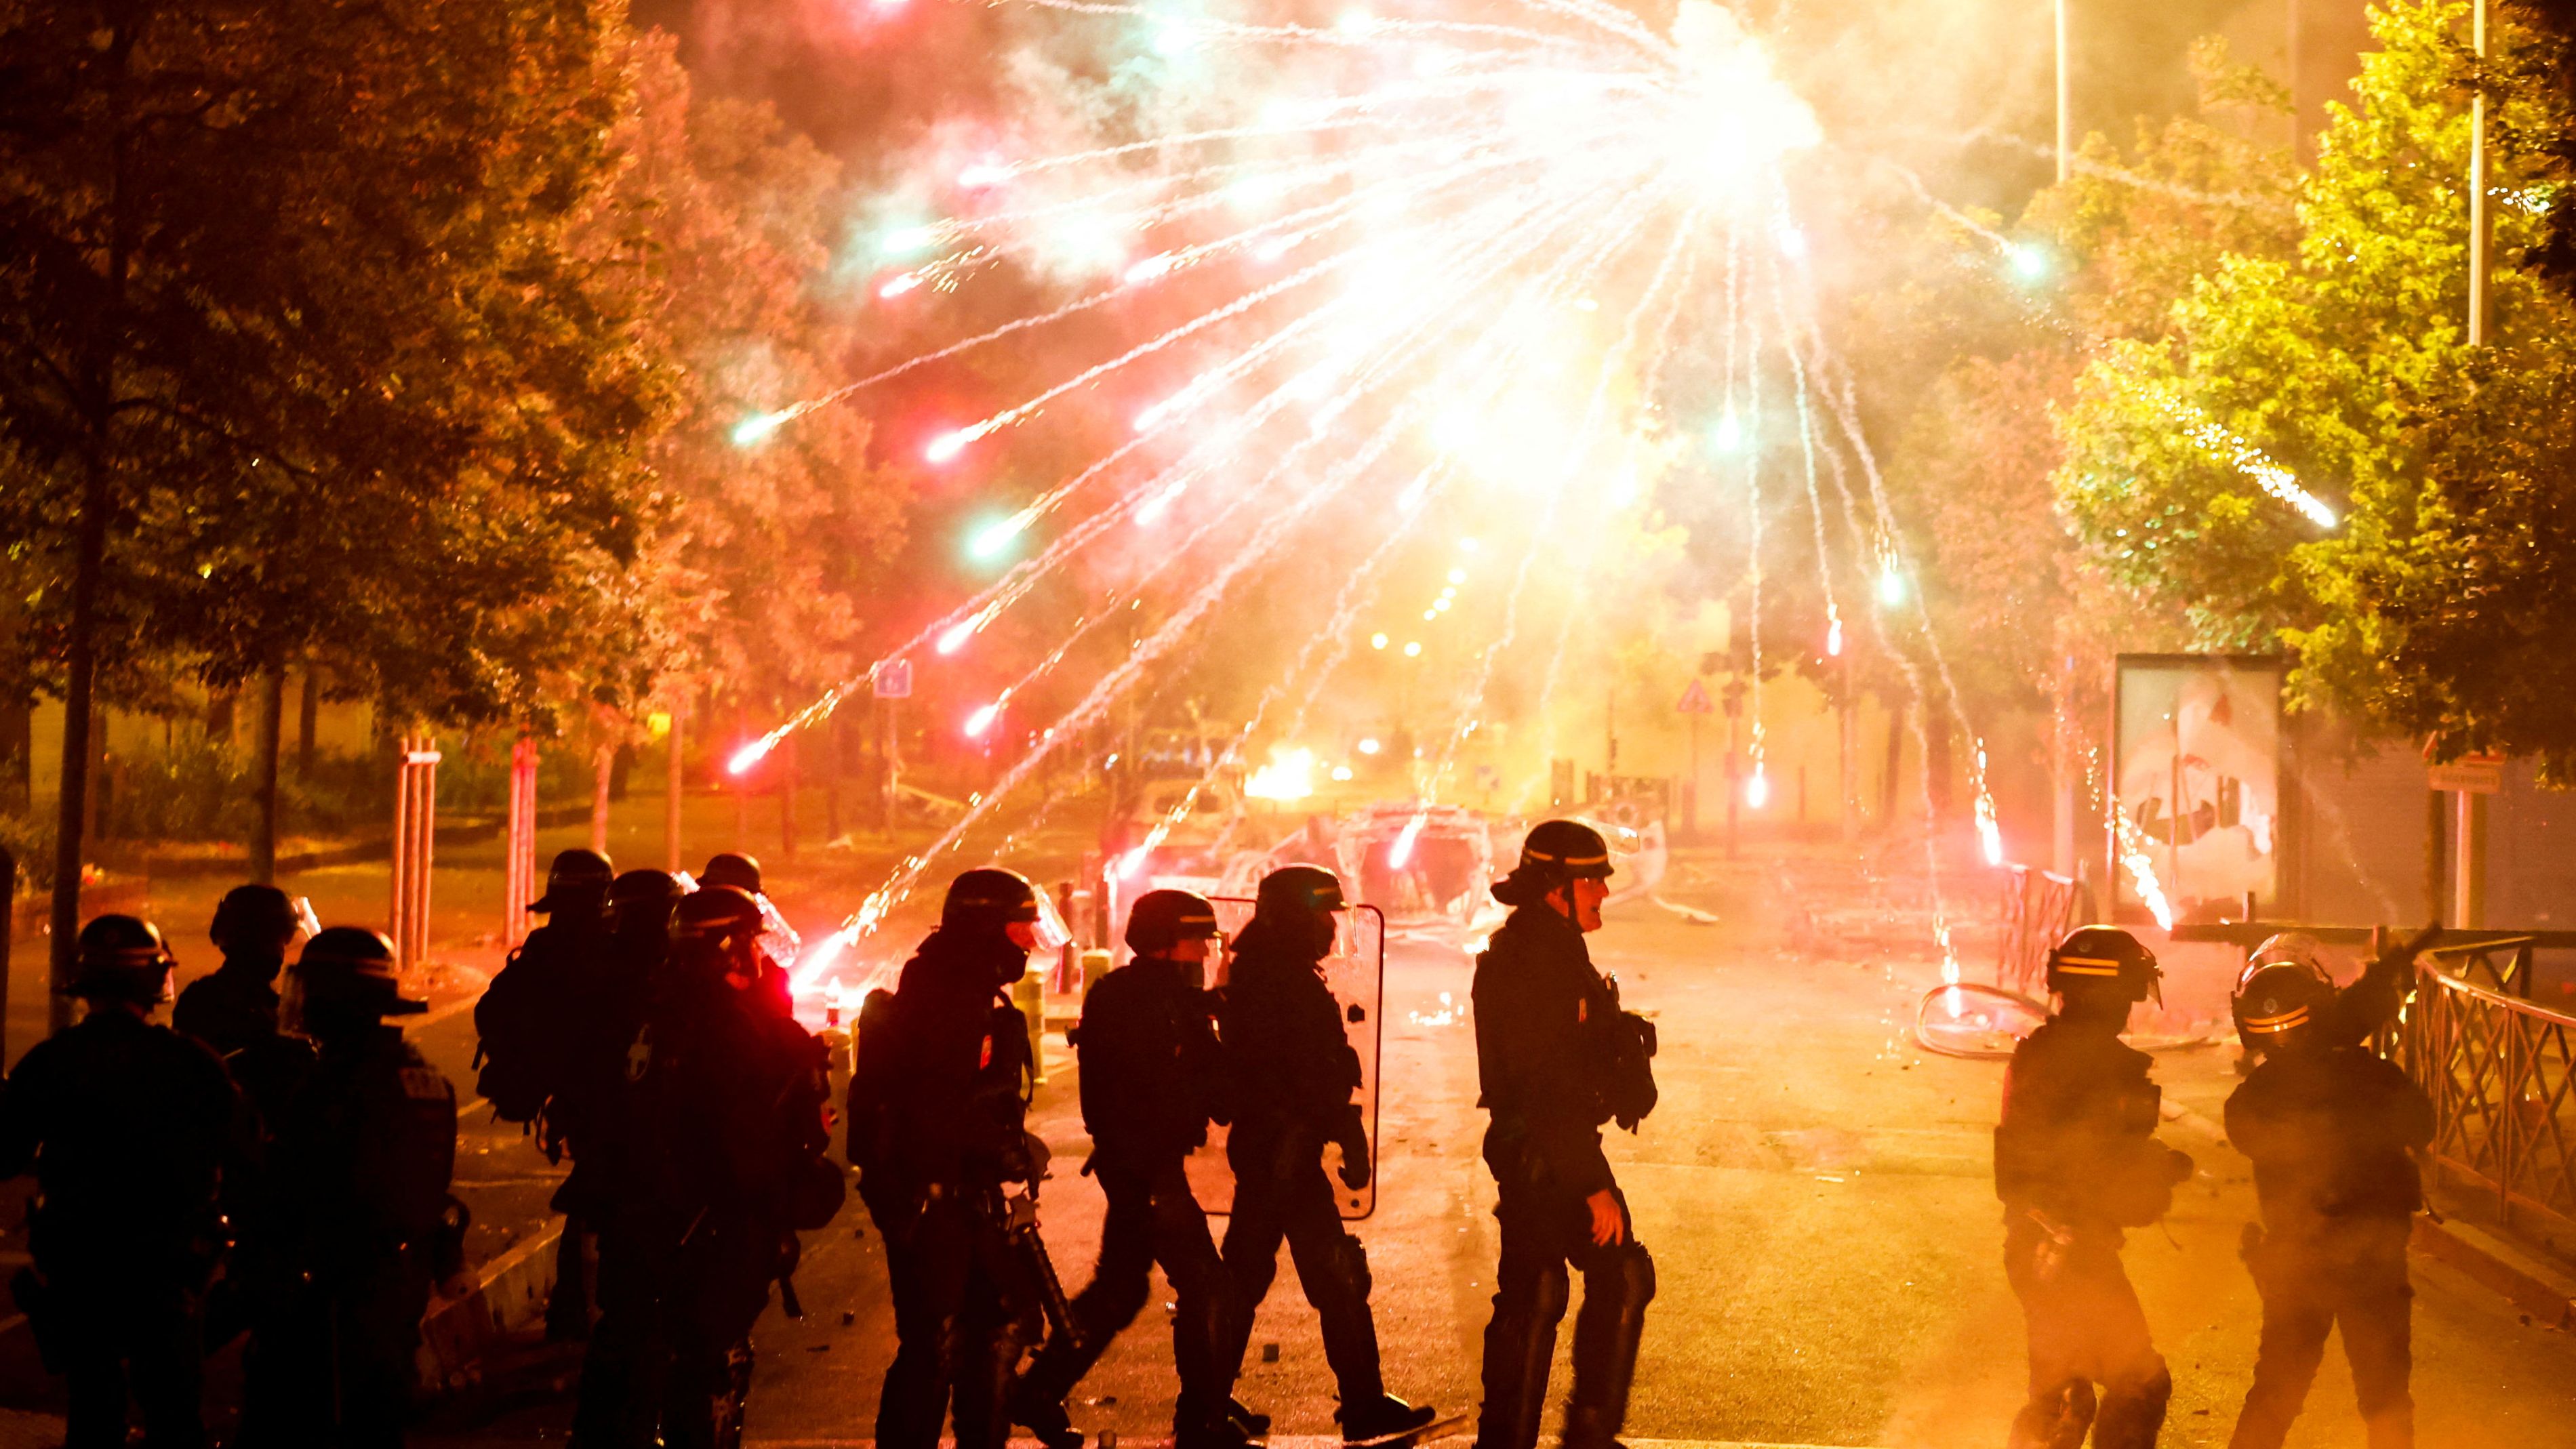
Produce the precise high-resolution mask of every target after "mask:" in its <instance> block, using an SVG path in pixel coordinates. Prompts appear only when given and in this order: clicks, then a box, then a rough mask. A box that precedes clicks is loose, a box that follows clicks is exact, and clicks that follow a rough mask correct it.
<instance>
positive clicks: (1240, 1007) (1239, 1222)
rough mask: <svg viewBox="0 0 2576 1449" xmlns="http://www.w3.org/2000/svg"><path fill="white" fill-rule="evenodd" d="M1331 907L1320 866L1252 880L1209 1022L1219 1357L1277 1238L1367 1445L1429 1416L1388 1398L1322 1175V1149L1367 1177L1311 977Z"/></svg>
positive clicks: (1351, 1085)
mask: <svg viewBox="0 0 2576 1449" xmlns="http://www.w3.org/2000/svg"><path fill="white" fill-rule="evenodd" d="M1342 906H1343V900H1342V885H1341V882H1340V880H1338V879H1337V878H1335V876H1334V875H1333V873H1332V872H1331V871H1328V870H1325V869H1324V868H1322V867H1321V866H1313V865H1292V866H1286V867H1283V868H1281V869H1279V870H1275V871H1272V872H1271V873H1270V874H1269V875H1267V876H1265V877H1263V878H1262V881H1261V885H1260V888H1259V890H1258V891H1257V892H1256V902H1255V905H1254V907H1253V915H1252V920H1251V922H1250V923H1249V924H1247V925H1246V926H1245V927H1244V928H1243V932H1242V934H1241V935H1240V936H1238V937H1237V938H1236V940H1235V943H1234V956H1233V962H1232V969H1231V972H1230V975H1229V978H1228V981H1227V985H1226V989H1225V995H1224V1002H1223V1005H1222V1006H1220V1007H1219V1009H1218V1016H1217V1032H1218V1036H1219V1038H1220V1040H1221V1041H1222V1043H1223V1047H1224V1052H1225V1060H1226V1068H1227V1075H1228V1082H1229V1090H1230V1091H1231V1093H1232V1097H1233V1106H1234V1124H1233V1128H1232V1130H1231V1131H1229V1132H1228V1133H1227V1135H1226V1144H1225V1145H1226V1161H1227V1163H1228V1164H1229V1165H1230V1166H1231V1167H1232V1168H1233V1170H1234V1213H1233V1219H1232V1221H1230V1222H1229V1223H1228V1224H1227V1225H1226V1230H1225V1266H1226V1272H1227V1273H1228V1274H1229V1275H1230V1276H1231V1277H1232V1278H1233V1279H1234V1294H1235V1298H1234V1303H1233V1305H1232V1308H1233V1321H1232V1323H1230V1324H1229V1325H1228V1326H1227V1335H1226V1339H1227V1341H1226V1344H1225V1349H1224V1351H1223V1353H1222V1354H1221V1356H1220V1362H1222V1363H1224V1364H1226V1365H1228V1366H1231V1367H1236V1368H1239V1367H1240V1365H1241V1364H1242V1362H1243V1353H1244V1350H1245V1349H1246V1348H1247V1347H1248V1346H1249V1345H1250V1342H1251V1338H1252V1319H1253V1313H1254V1311H1255V1310H1256V1309H1257V1308H1259V1307H1260V1304H1261V1300H1262V1299H1263V1298H1264V1297H1265V1296H1267V1295H1268V1294H1269V1292H1270V1284H1271V1281H1272V1280H1273V1279H1274V1278H1276V1277H1277V1276H1278V1272H1279V1244H1280V1242H1281V1240H1282V1239H1285V1240H1286V1242H1287V1244H1288V1251H1289V1252H1290V1253H1292V1254H1294V1255H1295V1257H1296V1260H1297V1281H1298V1282H1299V1283H1301V1284H1303V1285H1304V1286H1305V1289H1306V1301H1308V1302H1309V1303H1312V1304H1313V1305H1314V1306H1315V1312H1316V1314H1317V1316H1318V1317H1320V1318H1321V1319H1322V1320H1323V1338H1324V1359H1325V1361H1326V1362H1327V1363H1328V1364H1330V1365H1331V1367H1332V1370H1333V1377H1334V1379H1335V1380H1336V1381H1337V1383H1338V1385H1339V1388H1340V1390H1341V1406H1340V1408H1339V1409H1337V1410H1336V1411H1335V1413H1334V1417H1335V1418H1336V1419H1337V1420H1339V1421H1340V1423H1341V1426H1342V1436H1343V1438H1345V1439H1349V1440H1358V1439H1379V1438H1385V1437H1388V1436H1392V1435H1397V1434H1403V1433H1407V1432H1409V1431H1411V1430H1414V1429H1419V1428H1421V1427H1422V1426H1423V1425H1425V1424H1428V1423H1430V1422H1431V1421H1432V1420H1433V1419H1434V1418H1435V1417H1437V1416H1436V1415H1435V1413H1434V1412H1433V1410H1432V1409H1431V1408H1430V1407H1429V1406H1427V1405H1423V1406H1417V1405H1413V1404H1408V1403H1406V1402H1405V1401H1404V1400H1402V1399H1399V1398H1397V1397H1395V1396H1394V1395H1392V1394H1390V1393H1388V1392H1387V1391H1386V1383H1385V1380H1384V1378H1383V1377H1382V1375H1381V1366H1380V1364H1379V1361H1378V1346H1377V1322H1376V1320H1375V1319H1374V1318H1373V1317H1372V1316H1371V1315H1370V1312H1369V1301H1368V1300H1369V1287H1370V1283H1369V1269H1368V1253H1367V1250H1366V1249H1364V1248H1362V1247H1361V1246H1360V1240H1359V1239H1357V1238H1355V1237H1352V1236H1351V1235H1350V1234H1349V1233H1347V1232H1345V1231H1343V1230H1342V1219H1341V1209H1340V1206H1339V1204H1338V1203H1337V1202H1336V1201H1335V1199H1334V1196H1333V1185H1332V1183H1331V1182H1329V1181H1327V1180H1326V1179H1325V1176H1324V1147H1325V1145H1326V1144H1327V1143H1331V1144H1334V1145H1335V1146H1337V1147H1339V1148H1340V1150H1341V1177H1342V1181H1343V1182H1344V1183H1346V1184H1347V1185H1349V1186H1350V1187H1352V1188H1353V1189H1357V1188H1361V1187H1365V1186H1367V1185H1368V1181H1369V1175H1370V1171H1371V1164H1370V1160H1369V1141H1368V1133H1367V1131H1366V1129H1365V1128H1364V1127H1363V1126H1362V1124H1361V1121H1360V1110H1359V1106H1358V1104H1357V1103H1356V1102H1354V1101H1353V1100H1352V1098H1353V1094H1354V1093H1356V1092H1357V1091H1358V1090H1359V1086H1360V1063H1359V1055H1358V1053H1356V1052H1354V1051H1353V1050H1352V1049H1351V1044H1350V1039H1349V1038H1348V1037H1347V1036H1345V1035H1344V1034H1343V1027H1342V1008H1341V1006H1340V1004H1339V1003H1338V1002H1336V1001H1335V1000H1334V999H1333V993H1332V991H1331V989H1330V988H1328V987H1327V986H1326V985H1325V984H1324V976H1323V969H1322V963H1323V960H1324V958H1325V957H1326V956H1328V955H1330V954H1332V949H1333V933H1334V929H1335V923H1334V917H1333V913H1334V912H1335V911H1338V910H1340V909H1341V908H1342Z"/></svg>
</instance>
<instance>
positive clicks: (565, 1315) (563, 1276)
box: [546, 870, 683, 1342]
mask: <svg viewBox="0 0 2576 1449" xmlns="http://www.w3.org/2000/svg"><path fill="white" fill-rule="evenodd" d="M682 894H683V892H682V891H681V889H680V882H679V880H678V879H677V878H676V877H674V876H673V875H672V874H671V873H670V872H669V871H662V870H630V871H627V872H625V873H624V874H622V875H620V876H618V877H617V879H616V880H615V881H614V882H612V883H611V884H610V886H609V888H608V907H607V932H608V933H607V936H606V938H605V939H604V941H603V942H602V943H601V946H600V948H599V950H598V953H597V958H596V969H595V970H594V971H593V972H591V973H590V974H589V975H588V976H586V977H585V979H584V984H583V987H582V990H581V991H580V993H579V995H578V997H577V999H575V1000H573V1001H571V1002H569V1003H567V1005H568V1008H569V1009H568V1010H567V1011H566V1013H565V1019H564V1020H563V1021H562V1022H560V1023H559V1024H558V1035H557V1038H556V1040H557V1042H558V1043H559V1047H558V1050H559V1051H560V1053H561V1056H562V1060H561V1062H560V1063H559V1065H558V1067H557V1073H558V1075H557V1077H556V1079H555V1085H554V1093H553V1096H552V1097H551V1099H550V1100H549V1101H548V1102H547V1104H546V1124H547V1128H548V1130H549V1132H551V1133H552V1134H553V1136H554V1137H555V1138H556V1139H557V1140H558V1141H559V1142H560V1143H561V1144H562V1146H563V1147H564V1148H565V1150H566V1151H568V1152H569V1153H570V1154H571V1156H572V1171H571V1173H570V1174H569V1175H567V1176H566V1177H565V1178H564V1181H563V1185H562V1186H561V1187H558V1188H556V1189H555V1195H554V1198H553V1200H552V1201H551V1202H549V1203H548V1204H547V1205H548V1206H549V1207H552V1208H553V1209H554V1210H555V1211H556V1212H559V1213H561V1214H563V1217H564V1225H563V1234H562V1236H561V1237H560V1238H559V1239H557V1240H556V1245H555V1286H554V1291H553V1293H552V1294H551V1295H550V1296H549V1297H548V1299H547V1301H546V1336H547V1337H548V1338H550V1339H553V1340H555V1341H557V1342H565V1341H572V1340H578V1339H582V1338H586V1337H588V1336H589V1334H590V1320H591V1315H592V1312H593V1310H594V1309H595V1308H596V1307H597V1306H598V1305H597V1291H596V1288H595V1287H594V1285H593V1280H594V1279H595V1277H596V1276H597V1275H596V1272H595V1262H594V1260H595V1258H596V1256H597V1252H598V1240H599V1221H600V1219H601V1217H603V1216H604V1215H605V1214H606V1213H607V1211H608V1207H609V1202H608V1197H609V1194H610V1193H612V1192H613V1191H614V1190H615V1189H614V1185H613V1184H612V1182H611V1181H610V1179H609V1174H608V1164H607V1162H606V1160H605V1158H606V1150H607V1149H606V1147H605V1145H604V1144H603V1142H602V1141H601V1139H602V1137H603V1136H604V1134H605V1133H606V1132H607V1130H608V1129H607V1123H608V1120H609V1119H610V1118H611V1117H612V1116H613V1115H614V1113H615V1111H616V1107H617V1103H618V1098H619V1095H620V1094H621V1093H623V1092H624V1091H625V1089H626V1049H627V1047H628V1046H629V1045H631V1044H632V1043H633V1042H634V1040H635V1035H636V1033H637V1032H639V1031H641V1030H643V1027H644V1009H645V1004H646V1000H647V996H648V994H649V992H650V991H651V989H652V984H653V982H654V980H655V977H656V974H657V973H658V972H659V971H660V970H661V969H662V964H663V962H664V961H665V960H666V959H667V958H668V957H669V955H670V950H671V908H672V907H673V906H674V905H676V904H677V903H678V902H679V900H680V897H681V895H682Z"/></svg>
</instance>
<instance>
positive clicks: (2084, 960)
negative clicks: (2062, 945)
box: [2057, 956, 2120, 976]
mask: <svg viewBox="0 0 2576 1449" xmlns="http://www.w3.org/2000/svg"><path fill="white" fill-rule="evenodd" d="M2057 969H2058V970H2060V971H2063V972H2065V973H2066V974H2067V975H2069V976H2117V975H2119V974H2120V963H2119V962H2117V961H2097V960H2094V959H2091V958H2089V957H2078V956H2060V957H2058V958H2057Z"/></svg>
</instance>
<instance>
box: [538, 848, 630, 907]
mask: <svg viewBox="0 0 2576 1449" xmlns="http://www.w3.org/2000/svg"><path fill="white" fill-rule="evenodd" d="M616 878H617V867H615V866H613V865H610V864H609V863H608V857H607V856H604V855H602V854H600V853H599V852H598V851H596V850H566V851H561V852H558V853H557V854H556V856H555V863H554V864H552V865H550V866H547V867H546V893H545V894H544V895H542V896H540V897H538V898H537V899H536V900H533V901H530V902H529V903H528V909H529V910H532V911H579V910H593V911H595V910H598V909H599V903H600V902H601V901H602V900H604V899H606V898H607V895H608V885H609V882H611V881H613V880H615V879H616Z"/></svg>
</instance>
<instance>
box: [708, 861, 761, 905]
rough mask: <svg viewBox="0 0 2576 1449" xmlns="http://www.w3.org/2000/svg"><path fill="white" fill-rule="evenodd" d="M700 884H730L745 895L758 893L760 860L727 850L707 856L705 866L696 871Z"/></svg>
mask: <svg viewBox="0 0 2576 1449" xmlns="http://www.w3.org/2000/svg"><path fill="white" fill-rule="evenodd" d="M698 884H700V885H702V886H732V887H733V888H734V889H736V890H739V891H742V892H743V893H744V894H746V895H755V896H756V895H758V894H760V862H759V861H756V860H754V859H752V858H751V857H750V856H747V855H737V854H735V853H734V852H733V851H730V850H727V851H723V852H720V853H718V854H715V855H711V856H708V857H707V868H706V869H705V870H702V871H699V872H698Z"/></svg>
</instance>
